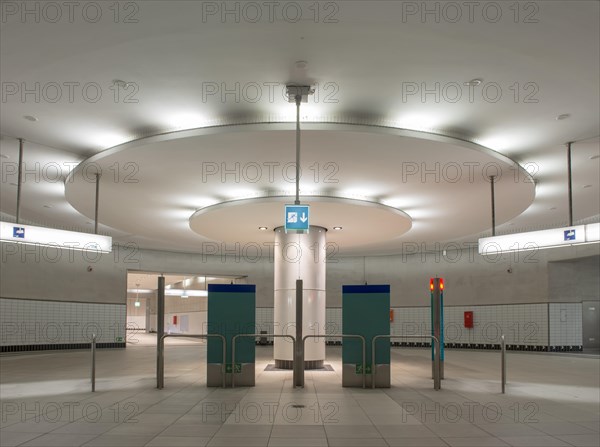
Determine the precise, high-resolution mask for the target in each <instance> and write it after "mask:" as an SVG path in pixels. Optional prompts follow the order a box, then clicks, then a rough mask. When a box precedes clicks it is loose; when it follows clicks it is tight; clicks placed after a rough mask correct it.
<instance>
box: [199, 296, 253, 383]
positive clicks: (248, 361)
mask: <svg viewBox="0 0 600 447" xmlns="http://www.w3.org/2000/svg"><path fill="white" fill-rule="evenodd" d="M207 333H208V334H220V335H223V336H224V337H225V340H226V341H227V359H223V346H222V341H221V339H220V338H217V337H209V339H208V352H207V370H206V383H207V386H221V385H222V377H223V376H222V368H223V367H225V371H226V383H227V385H230V384H231V376H232V374H235V386H254V384H255V380H254V379H255V374H254V373H255V371H254V364H255V343H254V338H253V337H238V338H237V339H236V343H235V365H234V364H232V359H231V354H232V338H233V337H234V336H235V335H238V334H254V333H256V286H254V285H248V284H209V285H208V316H207Z"/></svg>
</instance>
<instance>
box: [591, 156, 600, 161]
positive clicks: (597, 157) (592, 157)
mask: <svg viewBox="0 0 600 447" xmlns="http://www.w3.org/2000/svg"><path fill="white" fill-rule="evenodd" d="M599 158H600V155H592V156H591V157H590V160H598V159H599Z"/></svg>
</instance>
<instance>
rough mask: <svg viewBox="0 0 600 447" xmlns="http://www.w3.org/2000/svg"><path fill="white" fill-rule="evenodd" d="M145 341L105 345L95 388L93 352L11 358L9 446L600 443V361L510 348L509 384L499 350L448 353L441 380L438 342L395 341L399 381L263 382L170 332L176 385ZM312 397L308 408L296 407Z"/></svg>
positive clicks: (334, 352) (268, 378)
mask: <svg viewBox="0 0 600 447" xmlns="http://www.w3.org/2000/svg"><path fill="white" fill-rule="evenodd" d="M145 341H146V342H145V343H138V344H135V345H129V346H128V348H127V349H126V350H99V351H98V353H97V385H96V387H97V388H96V389H97V391H96V392H95V393H91V392H90V391H89V389H90V384H89V375H88V374H89V365H90V356H89V352H82V351H77V352H57V353H38V354H21V355H11V356H2V357H1V358H0V366H1V370H0V372H1V375H0V380H1V385H0V395H1V400H2V402H1V405H2V422H1V426H2V429H1V434H0V445H1V446H2V447H8V446H17V445H22V446H44V447H48V446H80V445H85V446H111V447H112V446H152V447H157V446H168V447H177V446H237V445H240V446H361V447H362V446H457V447H458V446H507V445H510V446H524V447H525V446H527V447H528V446H543V447H550V446H596V447H597V446H598V445H600V440H599V431H600V407H599V406H600V383H599V380H600V360H599V358H598V357H597V356H596V357H583V356H579V357H577V356H560V355H551V354H524V353H509V357H508V374H509V375H508V378H509V383H508V387H507V393H506V394H504V395H502V394H501V393H500V383H499V366H500V358H499V353H498V352H474V351H457V350H447V351H446V362H445V363H446V365H445V373H446V379H445V380H444V381H443V382H442V390H440V391H434V390H433V382H432V380H431V379H430V375H431V363H430V360H429V359H430V357H429V355H430V354H429V351H428V350H426V349H406V348H404V349H402V348H400V349H398V348H396V349H394V350H393V355H392V358H393V360H394V365H393V368H392V371H393V372H392V374H393V379H392V385H393V386H392V388H390V389H384V390H382V389H378V390H371V389H366V390H363V389H359V388H342V387H341V373H340V371H341V368H340V366H341V363H340V355H341V352H340V348H328V350H327V362H328V363H330V364H331V365H332V366H333V368H334V370H335V371H333V372H312V373H311V372H307V374H306V386H305V388H304V389H297V390H294V389H293V388H292V384H291V377H292V375H291V372H280V371H271V372H265V371H264V368H265V366H266V365H267V364H268V363H269V362H271V361H272V360H271V356H272V348H271V347H258V348H257V356H258V358H257V381H256V387H254V388H235V389H231V388H229V389H220V388H206V386H205V374H206V372H205V363H204V360H205V356H206V347H205V346H206V345H205V344H203V343H201V342H196V341H194V342H190V341H186V340H173V339H171V340H168V341H169V346H167V349H166V367H165V388H164V389H163V390H157V389H156V379H155V367H156V351H155V348H153V347H152V346H150V345H149V344H148V343H147V340H145ZM299 405H303V407H298V406H299Z"/></svg>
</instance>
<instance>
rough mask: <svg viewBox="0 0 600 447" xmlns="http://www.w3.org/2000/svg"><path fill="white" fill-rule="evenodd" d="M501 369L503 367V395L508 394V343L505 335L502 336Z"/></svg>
mask: <svg viewBox="0 0 600 447" xmlns="http://www.w3.org/2000/svg"><path fill="white" fill-rule="evenodd" d="M500 358H501V360H500V367H501V380H502V394H505V392H506V342H505V340H504V334H502V335H501V336H500Z"/></svg>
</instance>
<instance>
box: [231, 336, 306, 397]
mask: <svg viewBox="0 0 600 447" xmlns="http://www.w3.org/2000/svg"><path fill="white" fill-rule="evenodd" d="M238 337H253V338H256V337H279V338H291V339H292V350H293V352H296V338H295V337H294V336H292V335H279V334H237V335H234V336H233V338H232V339H231V388H235V342H236V340H237V338H238ZM292 371H293V372H292V374H293V375H292V382H293V384H294V388H296V365H294V369H293V370H292Z"/></svg>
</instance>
